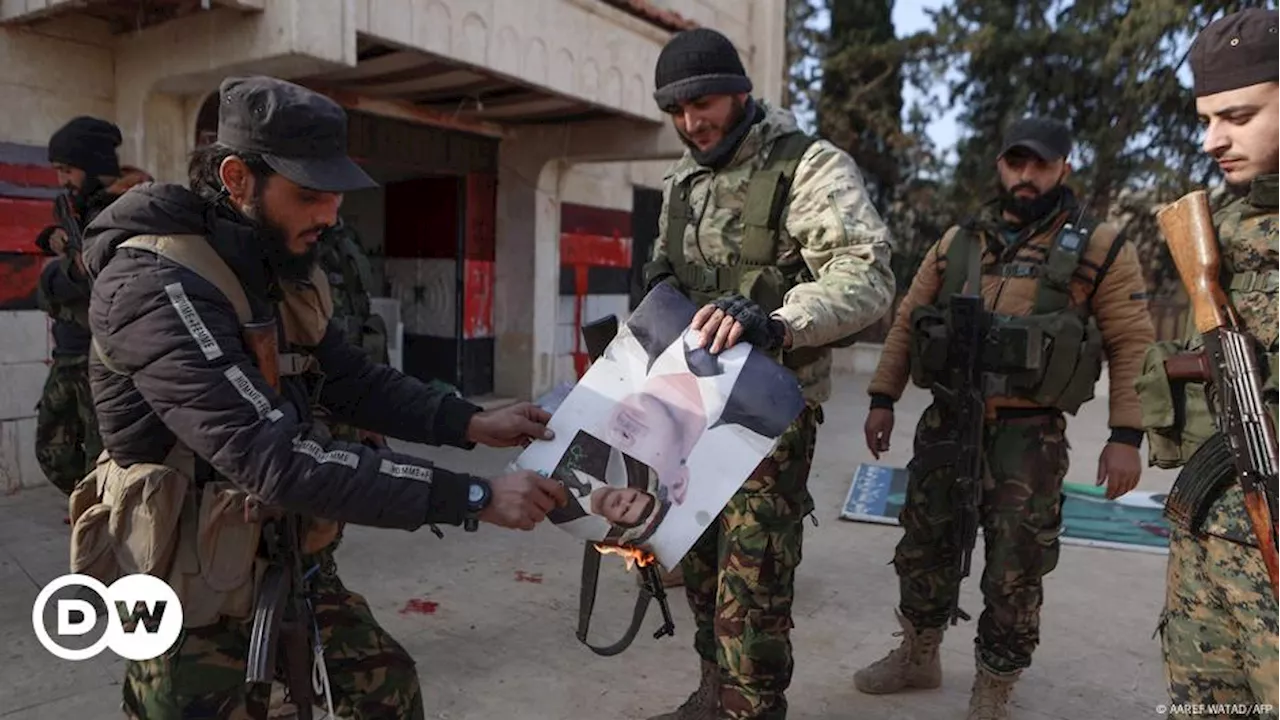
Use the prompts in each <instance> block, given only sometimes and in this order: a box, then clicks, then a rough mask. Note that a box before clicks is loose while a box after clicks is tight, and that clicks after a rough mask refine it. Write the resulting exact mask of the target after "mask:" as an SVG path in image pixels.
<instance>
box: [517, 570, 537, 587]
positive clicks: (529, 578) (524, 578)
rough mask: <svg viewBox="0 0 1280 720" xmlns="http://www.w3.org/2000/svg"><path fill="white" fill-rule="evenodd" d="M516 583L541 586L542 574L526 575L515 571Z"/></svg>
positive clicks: (521, 571) (520, 571)
mask: <svg viewBox="0 0 1280 720" xmlns="http://www.w3.org/2000/svg"><path fill="white" fill-rule="evenodd" d="M516 582H527V583H533V584H535V585H541V584H542V573H527V572H525V571H523V570H517V571H516Z"/></svg>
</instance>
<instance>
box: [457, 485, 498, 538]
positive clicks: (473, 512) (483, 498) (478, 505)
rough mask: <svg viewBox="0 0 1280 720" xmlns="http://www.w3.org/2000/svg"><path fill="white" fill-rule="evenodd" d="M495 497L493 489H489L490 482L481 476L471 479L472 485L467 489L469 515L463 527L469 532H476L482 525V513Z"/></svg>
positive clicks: (463, 522)
mask: <svg viewBox="0 0 1280 720" xmlns="http://www.w3.org/2000/svg"><path fill="white" fill-rule="evenodd" d="M492 498H493V491H492V490H490V489H489V483H487V482H485V481H484V480H481V479H480V478H472V479H471V487H470V488H469V489H468V490H467V515H466V517H465V518H464V519H463V521H462V529H463V530H465V531H467V532H475V531H476V530H477V529H479V527H480V513H482V512H484V509H485V508H487V507H489V501H490V500H491V499H492Z"/></svg>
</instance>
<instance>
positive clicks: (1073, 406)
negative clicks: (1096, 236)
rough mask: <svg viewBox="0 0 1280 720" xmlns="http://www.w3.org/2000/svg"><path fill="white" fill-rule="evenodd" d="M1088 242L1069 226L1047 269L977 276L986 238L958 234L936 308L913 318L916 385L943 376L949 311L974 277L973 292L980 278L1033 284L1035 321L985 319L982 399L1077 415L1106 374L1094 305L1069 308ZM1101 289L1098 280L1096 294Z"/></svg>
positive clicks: (1004, 266) (1005, 268)
mask: <svg viewBox="0 0 1280 720" xmlns="http://www.w3.org/2000/svg"><path fill="white" fill-rule="evenodd" d="M1091 235H1092V232H1091V228H1087V227H1084V226H1081V227H1079V228H1077V227H1075V226H1073V225H1072V224H1070V223H1068V224H1066V225H1064V226H1063V228H1062V229H1061V230H1060V231H1059V232H1058V234H1057V237H1055V238H1054V241H1053V243H1052V244H1051V246H1050V248H1049V253H1048V257H1047V258H1046V259H1045V261H1044V263H1042V264H1039V265H1034V266H1027V265H1022V264H1014V263H998V264H996V265H994V266H992V267H989V268H987V269H986V270H985V271H980V265H981V257H982V241H981V237H975V236H974V235H973V234H972V232H971V231H970V230H968V229H967V228H965V227H961V228H960V229H959V230H958V231H957V232H956V234H955V235H954V236H953V237H952V239H951V246H950V247H949V248H947V266H946V270H945V272H944V274H943V278H942V286H941V288H940V291H939V293H938V298H937V300H936V301H935V302H934V303H933V304H931V305H922V306H920V307H917V308H915V309H914V310H913V311H912V313H911V343H910V358H911V379H912V381H913V382H914V383H915V384H916V385H918V386H920V387H923V388H927V389H931V388H932V387H933V385H934V383H935V382H936V381H937V379H938V378H939V377H942V376H943V375H944V372H943V371H944V370H945V367H946V362H947V350H948V347H947V345H948V342H949V336H950V327H949V313H948V304H949V301H950V298H951V296H952V295H954V294H955V293H958V292H961V291H962V290H963V289H964V285H965V283H966V280H969V279H970V276H972V280H971V281H970V284H972V285H979V284H980V276H979V273H980V272H984V273H985V274H995V275H1000V276H1003V277H1035V278H1036V294H1035V300H1034V304H1033V306H1032V310H1031V314H1029V315H1026V316H1012V315H1002V314H998V313H991V312H987V313H985V324H986V326H987V342H986V345H985V348H984V351H983V355H982V365H983V374H984V375H983V376H984V387H983V394H984V396H986V397H1016V398H1021V399H1024V400H1028V401H1031V402H1033V403H1035V404H1037V405H1041V406H1044V407H1051V408H1057V409H1059V410H1061V411H1063V412H1066V413H1070V414H1075V412H1076V411H1077V410H1079V409H1080V406H1081V405H1083V404H1084V403H1085V402H1087V401H1088V400H1090V399H1092V398H1093V388H1094V385H1095V384H1096V383H1097V381H1098V377H1099V376H1100V375H1101V374H1102V355H1103V344H1102V333H1101V331H1099V329H1098V325H1097V321H1096V320H1095V319H1094V318H1093V315H1092V313H1091V312H1090V303H1088V302H1086V303H1082V304H1081V305H1079V306H1078V307H1074V308H1073V307H1070V292H1069V285H1070V282H1071V277H1072V275H1074V273H1075V271H1076V267H1077V266H1078V265H1079V264H1080V258H1081V257H1082V256H1083V254H1084V251H1085V250H1086V249H1087V248H1088V246H1089V238H1090V237H1091ZM1112 241H1113V242H1115V239H1114V238H1113V240H1112ZM1101 282H1102V276H1101V274H1099V276H1098V277H1097V279H1096V280H1095V288H1096V287H1097V284H1098V283H1101ZM978 292H980V288H979V289H978Z"/></svg>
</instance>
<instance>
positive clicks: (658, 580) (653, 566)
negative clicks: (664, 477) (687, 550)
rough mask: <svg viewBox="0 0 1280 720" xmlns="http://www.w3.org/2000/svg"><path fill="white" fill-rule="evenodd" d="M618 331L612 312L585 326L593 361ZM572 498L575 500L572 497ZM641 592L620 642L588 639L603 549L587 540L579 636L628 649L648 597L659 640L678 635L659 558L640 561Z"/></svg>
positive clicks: (613, 649)
mask: <svg viewBox="0 0 1280 720" xmlns="http://www.w3.org/2000/svg"><path fill="white" fill-rule="evenodd" d="M617 334H618V318H617V316H616V315H609V316H606V317H603V318H600V319H599V320H595V321H593V322H590V323H587V324H585V325H583V326H582V339H583V341H584V342H585V344H586V346H587V355H588V357H590V358H591V361H592V362H595V361H596V360H598V359H600V356H601V355H603V354H604V351H605V348H607V347H609V343H611V342H613V338H614V337H615V336H617ZM571 502H572V501H571ZM639 568H640V578H641V582H640V593H639V595H638V596H637V597H636V606H635V611H634V613H633V614H632V617H631V626H630V627H629V628H627V632H626V633H625V634H624V635H623V636H622V639H621V640H619V641H618V642H616V643H614V644H612V645H608V646H605V647H598V646H595V645H592V644H591V643H589V642H587V630H588V629H590V626H591V613H592V611H593V610H594V609H595V604H596V584H597V583H598V582H599V576H600V551H599V550H598V549H596V544H595V543H594V542H590V541H588V542H587V543H586V547H585V548H583V556H582V590H581V594H580V595H579V597H578V640H579V641H580V642H581V643H582V644H583V645H586V646H587V647H588V648H590V649H591V651H592V652H594V653H595V654H597V655H603V656H610V655H617V654H618V653H620V652H622V651H623V650H626V649H627V648H628V647H629V646H630V645H631V641H632V640H634V639H635V637H636V633H637V632H639V630H640V623H641V622H642V621H643V620H644V616H645V612H646V611H647V610H648V608H649V600H650V599H653V600H656V601H657V602H658V609H659V610H660V611H661V612H662V627H660V628H659V629H658V630H657V632H655V633H654V634H653V638H654V639H655V640H656V639H658V638H660V637H662V636H663V635H675V629H676V626H675V621H674V620H672V618H671V606H670V605H668V604H667V589H666V586H664V585H663V584H662V573H661V572H660V571H659V570H658V562H657V560H654V559H652V558H650V562H648V563H647V564H644V565H639Z"/></svg>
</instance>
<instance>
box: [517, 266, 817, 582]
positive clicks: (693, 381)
mask: <svg viewBox="0 0 1280 720" xmlns="http://www.w3.org/2000/svg"><path fill="white" fill-rule="evenodd" d="M695 312H696V307H695V306H694V305H693V303H692V302H690V301H689V300H688V299H687V298H685V297H684V296H683V295H682V294H680V293H679V292H678V291H676V290H674V289H672V288H670V287H668V286H666V285H659V286H658V287H656V288H654V290H653V291H652V292H650V293H649V294H648V295H647V296H646V297H645V299H644V300H643V301H642V302H641V303H640V305H639V306H638V307H637V308H636V309H635V311H634V312H633V313H632V314H631V316H630V317H629V318H628V319H627V321H626V322H625V323H622V324H621V325H620V326H619V328H618V335H617V336H616V337H615V338H614V340H613V341H612V342H611V343H610V344H609V346H608V347H607V348H606V349H605V352H604V354H603V355H602V356H601V357H600V358H599V359H598V360H596V361H595V362H594V363H592V364H591V367H590V368H589V369H588V370H587V372H586V373H585V374H584V375H583V377H582V379H581V380H579V381H578V382H577V383H576V384H574V385H573V387H572V388H565V387H561V388H558V389H557V390H556V391H553V392H552V393H549V395H548V397H546V398H544V399H543V401H544V402H545V404H544V407H548V408H553V410H552V412H553V414H552V418H551V422H550V423H549V427H550V428H551V429H552V430H553V431H555V439H553V440H550V441H538V442H534V443H533V444H531V445H530V446H529V447H528V448H526V449H525V450H524V452H522V453H521V454H520V456H519V458H517V459H516V461H515V465H516V466H517V467H519V468H522V469H527V470H533V471H535V472H539V473H542V474H543V475H546V476H548V477H553V478H555V479H556V480H559V481H560V482H561V483H563V484H564V486H565V487H566V489H568V491H569V493H568V494H569V497H570V502H569V505H568V507H564V508H557V509H556V510H553V511H552V512H551V513H550V514H549V515H548V516H547V517H548V519H549V520H550V521H551V522H552V523H554V524H555V525H557V526H559V527H560V528H561V529H563V530H565V531H566V532H569V533H571V534H573V535H574V536H576V537H579V538H581V539H583V540H590V541H596V542H602V543H607V544H613V545H623V546H628V547H636V548H639V549H642V550H644V551H646V552H650V553H652V554H653V555H655V556H656V557H657V559H658V561H659V562H661V563H662V564H663V565H664V566H665V567H675V565H676V563H677V562H679V560H680V558H681V557H683V556H684V554H685V553H686V552H687V551H688V550H689V548H690V547H691V546H692V545H693V543H694V541H695V540H697V539H698V537H699V536H701V535H702V532H703V531H704V530H705V529H706V527H707V526H708V525H710V524H711V522H712V521H713V520H714V519H715V518H716V516H717V515H719V513H720V511H721V510H722V509H723V508H724V506H725V504H726V503H727V502H728V501H729V498H730V497H732V495H733V494H734V493H735V492H736V491H737V490H738V488H739V487H741V485H742V483H743V482H745V481H746V479H747V478H748V477H749V476H750V475H751V473H752V472H753V471H754V470H755V468H756V466H757V465H759V464H760V461H761V460H763V459H764V458H765V457H766V456H768V455H769V454H770V453H771V452H772V451H773V446H774V443H775V441H776V440H777V438H778V437H779V436H780V435H781V434H782V432H783V430H785V429H786V428H787V426H788V425H790V424H791V422H792V421H793V420H794V419H795V418H796V417H797V416H798V415H799V414H800V411H801V410H802V409H803V408H804V400H803V398H802V396H801V394H800V386H799V382H798V381H797V379H796V377H795V375H794V374H793V373H792V372H791V371H789V370H787V369H786V368H784V367H782V366H781V365H779V364H778V363H777V362H776V361H774V360H773V358H771V357H770V356H769V355H767V354H766V353H764V352H761V351H759V350H756V349H755V348H753V347H751V346H750V345H747V344H745V343H739V344H738V345H735V346H734V347H732V348H730V349H729V350H726V351H724V352H721V353H719V354H718V355H712V354H711V353H709V352H708V351H706V350H705V349H702V348H699V347H698V346H697V341H698V333H697V332H694V331H692V330H690V329H689V324H690V322H691V321H692V320H693V316H694V313H695ZM565 390H567V391H568V392H567V393H566V392H565Z"/></svg>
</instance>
